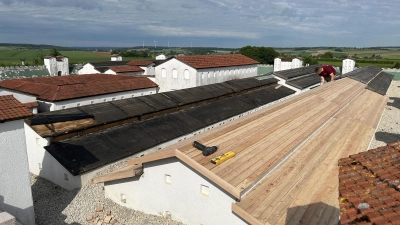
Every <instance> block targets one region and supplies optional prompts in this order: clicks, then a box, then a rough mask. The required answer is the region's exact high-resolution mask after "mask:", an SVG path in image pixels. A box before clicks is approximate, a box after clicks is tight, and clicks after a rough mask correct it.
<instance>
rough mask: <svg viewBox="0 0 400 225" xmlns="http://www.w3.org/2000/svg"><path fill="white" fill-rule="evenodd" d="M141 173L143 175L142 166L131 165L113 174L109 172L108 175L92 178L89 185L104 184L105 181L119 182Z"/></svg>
mask: <svg viewBox="0 0 400 225" xmlns="http://www.w3.org/2000/svg"><path fill="white" fill-rule="evenodd" d="M142 173H143V168H142V165H131V166H127V167H124V168H121V169H119V170H116V171H114V172H111V173H109V174H106V175H103V176H100V177H96V178H93V179H92V180H91V181H90V183H92V184H97V183H104V182H107V181H113V180H120V179H125V178H130V177H134V176H136V175H139V174H142Z"/></svg>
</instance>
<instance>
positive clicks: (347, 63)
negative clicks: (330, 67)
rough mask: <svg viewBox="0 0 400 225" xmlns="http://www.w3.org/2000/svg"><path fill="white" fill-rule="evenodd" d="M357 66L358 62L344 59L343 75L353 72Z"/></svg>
mask: <svg viewBox="0 0 400 225" xmlns="http://www.w3.org/2000/svg"><path fill="white" fill-rule="evenodd" d="M355 66H356V62H355V61H354V60H352V59H344V60H343V65H342V74H345V73H348V72H351V71H353V70H354V67H355Z"/></svg>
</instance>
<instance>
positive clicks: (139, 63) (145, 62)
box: [127, 60, 153, 66]
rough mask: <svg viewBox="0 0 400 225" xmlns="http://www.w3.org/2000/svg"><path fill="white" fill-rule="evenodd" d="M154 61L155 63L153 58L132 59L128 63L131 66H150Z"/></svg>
mask: <svg viewBox="0 0 400 225" xmlns="http://www.w3.org/2000/svg"><path fill="white" fill-rule="evenodd" d="M152 63H153V61H152V60H132V61H129V62H128V63H127V65H130V66H148V65H150V64H152Z"/></svg>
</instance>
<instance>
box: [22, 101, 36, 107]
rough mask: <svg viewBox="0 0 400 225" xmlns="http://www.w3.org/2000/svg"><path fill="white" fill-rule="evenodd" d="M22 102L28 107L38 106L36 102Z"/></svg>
mask: <svg viewBox="0 0 400 225" xmlns="http://www.w3.org/2000/svg"><path fill="white" fill-rule="evenodd" d="M22 104H23V105H24V106H26V107H28V108H34V107H39V104H38V103H37V102H26V103H22Z"/></svg>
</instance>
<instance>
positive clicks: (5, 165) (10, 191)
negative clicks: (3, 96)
mask: <svg viewBox="0 0 400 225" xmlns="http://www.w3.org/2000/svg"><path fill="white" fill-rule="evenodd" d="M0 143H1V148H0V210H2V211H6V212H8V213H10V214H11V215H13V216H14V217H15V218H17V220H18V221H19V222H21V223H22V224H25V225H30V224H35V215H34V210H33V201H32V191H31V184H30V178H29V166H28V155H27V152H26V151H27V150H26V142H25V133H24V122H23V120H16V121H10V122H5V123H0Z"/></svg>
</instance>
